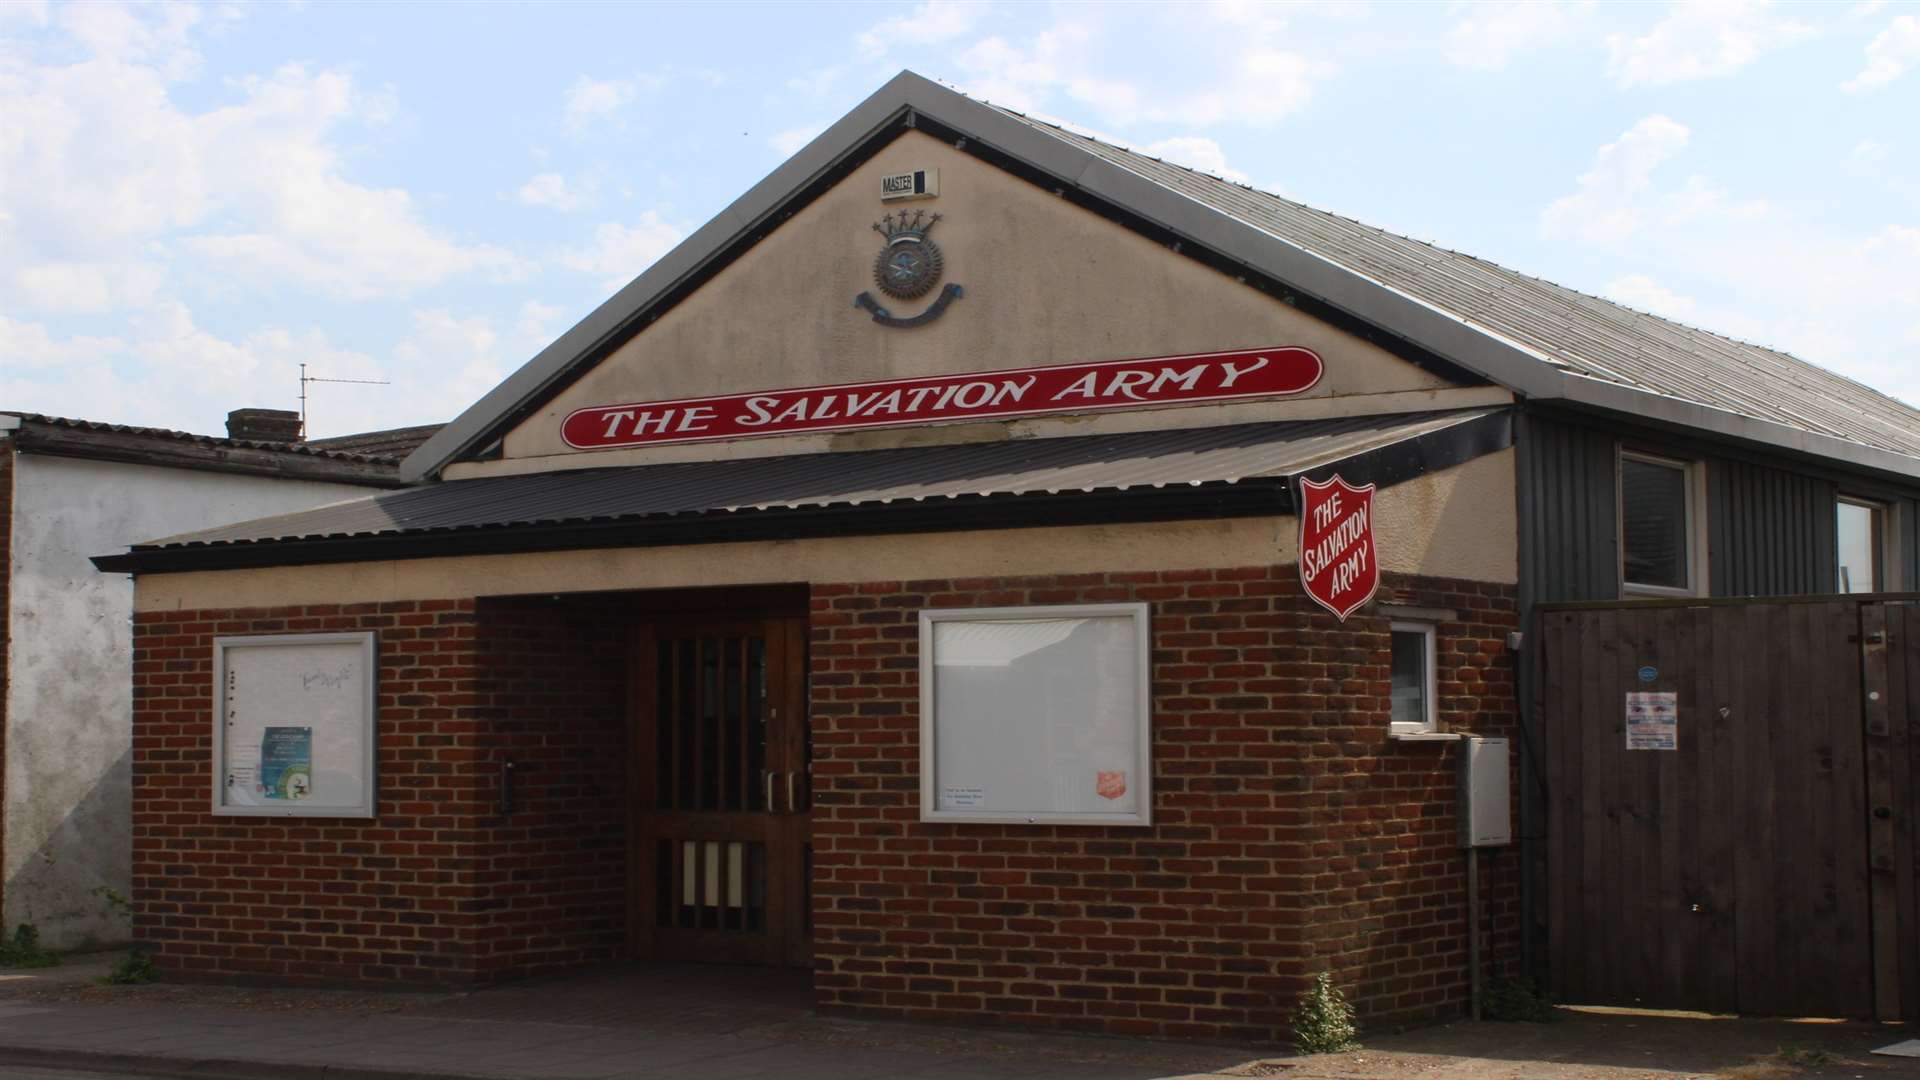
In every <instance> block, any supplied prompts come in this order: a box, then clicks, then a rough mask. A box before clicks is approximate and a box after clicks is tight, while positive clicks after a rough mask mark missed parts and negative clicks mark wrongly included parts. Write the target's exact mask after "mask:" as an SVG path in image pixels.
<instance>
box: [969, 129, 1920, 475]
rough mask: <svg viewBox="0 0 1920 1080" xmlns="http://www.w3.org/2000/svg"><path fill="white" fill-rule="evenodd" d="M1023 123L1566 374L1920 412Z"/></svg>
mask: <svg viewBox="0 0 1920 1080" xmlns="http://www.w3.org/2000/svg"><path fill="white" fill-rule="evenodd" d="M999 111H1000V112H1002V113H1005V114H1006V115H1008V116H1011V117H1013V118H1015V119H1017V120H1019V121H1021V122H1022V123H1025V124H1028V125H1030V126H1032V127H1034V128H1036V129H1038V130H1040V131H1044V132H1046V133H1048V134H1050V135H1052V136H1054V137H1056V138H1058V139H1061V140H1063V141H1065V142H1067V143H1069V144H1072V145H1076V146H1080V147H1082V148H1084V149H1085V150H1086V151H1088V152H1089V153H1092V154H1096V155H1098V156H1099V157H1101V158H1103V159H1105V160H1108V161H1112V162H1114V163H1115V164H1118V165H1120V166H1121V167H1123V168H1126V169H1129V170H1131V171H1133V172H1137V173H1139V174H1140V175H1142V176H1144V177H1146V178H1147V179H1149V180H1151V181H1153V182H1154V183H1156V184H1160V185H1163V186H1165V187H1167V188H1169V189H1171V190H1173V191H1177V192H1179V193H1180V194H1182V195H1185V196H1187V197H1189V198H1192V199H1194V200H1196V201H1198V202H1201V203H1203V204H1205V205H1207V206H1210V207H1212V208H1214V209H1216V210H1219V211H1220V212H1221V213H1224V214H1230V215H1232V216H1233V217H1234V218H1236V219H1238V220H1240V221H1244V222H1246V223H1248V224H1250V225H1254V226H1256V227H1258V228H1260V229H1263V230H1265V231H1267V232H1270V233H1272V234H1274V235H1276V236H1281V237H1285V238H1286V239H1288V240H1291V241H1293V242H1294V243H1297V244H1299V245H1301V246H1302V247H1304V248H1307V249H1308V250H1310V251H1313V252H1314V253H1316V254H1318V255H1320V256H1322V257H1324V258H1326V259H1329V260H1331V261H1333V262H1336V263H1338V264H1339V265H1341V266H1343V267H1346V268H1347V269H1349V270H1352V271H1353V272H1354V273H1356V274H1361V275H1364V276H1366V277H1369V278H1371V279H1373V280H1375V281H1378V282H1380V283H1382V284H1384V285H1387V286H1389V287H1391V288H1394V289H1398V290H1400V291H1402V292H1406V293H1410V294H1412V295H1414V296H1418V297H1420V298H1421V299H1422V300H1425V301H1426V302H1427V303H1429V304H1432V305H1434V306H1435V307H1439V308H1442V309H1444V310H1447V311H1450V312H1452V313H1454V314H1456V315H1458V316H1459V317H1460V318H1461V319H1462V320H1464V321H1466V322H1468V323H1471V324H1474V325H1477V326H1481V327H1484V328H1486V329H1487V330H1489V331H1491V332H1493V333H1497V334H1500V335H1502V336H1504V337H1508V338H1511V339H1513V340H1515V341H1519V342H1523V343H1524V344H1526V345H1527V346H1529V347H1530V348H1532V349H1534V350H1536V351H1538V352H1539V354H1540V356H1541V359H1542V360H1543V361H1545V362H1546V363H1549V364H1552V365H1554V366H1556V367H1559V368H1561V369H1562V370H1565V371H1568V372H1571V373H1573V374H1576V375H1580V376H1583V377H1585V378H1590V379H1598V380H1600V381H1603V382H1609V383H1613V384H1616V385H1619V386H1624V387H1631V388H1634V389H1639V390H1648V391H1652V392H1654V393H1657V394H1662V395H1665V396H1668V397H1673V398H1678V399H1680V400H1683V401H1692V402H1697V403H1699V404H1702V405H1708V406H1712V407H1714V408H1719V409H1725V410H1727V411H1729V412H1735V413H1739V414H1741V415H1743V416H1751V417H1755V418H1758V419H1763V420H1772V421H1774V422H1776V423H1780V424H1784V425H1787V426H1789V427H1798V428H1802V429H1804V430H1807V431H1811V432H1816V433H1819V434H1823V435H1831V436H1833V437H1835V438H1840V439H1846V440H1848V441H1849V442H1856V443H1860V444H1862V445H1864V446H1872V447H1877V448H1879V449H1882V450H1890V451H1893V452H1895V453H1899V454H1908V455H1913V456H1920V410H1916V409H1914V408H1913V407H1912V406H1910V405H1907V404H1906V403H1904V402H1902V401H1899V400H1897V399H1895V398H1892V397H1889V396H1887V395H1885V394H1882V393H1880V392H1879V391H1877V390H1874V389H1873V388H1871V387H1869V386H1865V385H1863V384H1861V383H1858V382H1855V381H1854V380H1852V379H1848V378H1846V377H1845V376H1842V375H1839V374H1836V373H1834V372H1832V371H1828V370H1827V369H1826V368H1823V367H1820V366H1818V365H1817V364H1811V363H1808V362H1807V361H1805V360H1801V359H1799V358H1798V357H1795V356H1792V355H1790V354H1788V353H1784V352H1780V351H1778V350H1775V349H1768V348H1765V347H1763V346H1760V345H1753V344H1749V343H1747V342H1744V341H1737V340H1735V339H1733V338H1729V337H1726V336H1724V335H1721V334H1715V333H1712V332H1710V331H1707V330H1701V329H1697V328H1695V327H1691V326H1687V325H1685V324H1683V323H1677V322H1674V321H1673V320H1671V319H1664V318H1661V317H1659V316H1657V315H1649V314H1647V313H1646V312H1643V311H1636V310H1634V309H1633V308H1629V307H1626V306H1625V305H1622V304H1617V303H1615V302H1613V301H1611V300H1605V299H1602V298H1600V297H1597V296H1590V295H1588V294H1586V293H1581V292H1576V291H1574V290H1573V289H1569V288H1566V287H1564V286H1561V285H1555V284H1554V283H1553V282H1551V281H1543V280H1541V279H1540V278H1536V277H1529V276H1528V275H1526V274H1522V273H1519V272H1518V271H1515V270H1509V269H1507V268H1506V267H1504V266H1500V265H1498V264H1496V263H1491V262H1488V261H1486V260H1485V259H1478V258H1475V257H1473V256H1471V255H1463V254H1461V253H1460V252H1457V251H1449V250H1448V249H1446V248H1442V247H1438V246H1435V245H1433V244H1429V243H1424V242H1422V241H1419V240H1414V239H1411V238H1409V237H1405V236H1399V235H1396V234H1394V233H1390V232H1388V231H1386V230H1385V229H1380V228H1376V227H1374V226H1372V225H1367V224H1365V223H1362V222H1359V221H1355V220H1353V219H1352V218H1345V217H1341V216H1339V215H1337V214H1331V213H1328V212H1326V211H1324V210H1316V209H1314V208H1313V207H1311V206H1307V205H1306V204H1304V203H1298V202H1294V201H1293V200H1291V199H1285V198H1282V197H1280V196H1278V195H1274V194H1272V193H1270V192H1265V191H1260V190H1258V189H1256V188H1251V187H1247V186H1246V185H1243V184H1235V183H1232V182H1230V181H1227V180H1222V179H1220V178H1219V177H1216V176H1209V175H1207V174H1206V173H1203V172H1199V171H1197V170H1194V169H1189V168H1186V167H1184V166H1180V165H1174V164H1171V163H1169V162H1166V161H1162V160H1160V159H1158V158H1155V157H1150V156H1148V155H1146V154H1142V153H1139V152H1137V151H1134V150H1129V149H1126V148H1124V147H1119V146H1114V145H1111V144H1109V143H1105V142H1102V141H1100V140H1099V139H1095V138H1093V137H1091V136H1087V135H1083V134H1079V133H1077V132H1072V131H1068V130H1066V129H1064V128H1061V127H1059V126H1057V125H1054V124H1048V123H1045V122H1043V121H1039V120H1035V119H1034V118H1032V117H1028V116H1023V115H1021V114H1019V113H1015V112H1011V111H1009V110H1005V109H1001V110H999Z"/></svg>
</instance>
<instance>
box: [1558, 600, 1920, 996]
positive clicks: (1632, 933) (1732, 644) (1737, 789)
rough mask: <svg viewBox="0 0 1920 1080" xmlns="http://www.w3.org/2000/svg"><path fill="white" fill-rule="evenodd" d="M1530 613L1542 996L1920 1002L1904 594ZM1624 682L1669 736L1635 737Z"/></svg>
mask: <svg viewBox="0 0 1920 1080" xmlns="http://www.w3.org/2000/svg"><path fill="white" fill-rule="evenodd" d="M1538 626H1539V648H1540V650H1541V656H1540V659H1541V663H1542V678H1541V682H1540V687H1541V690H1540V698H1541V700H1540V710H1539V715H1540V716H1541V718H1542V732H1541V734H1542V740H1541V746H1540V753H1541V754H1542V757H1543V760H1542V761H1541V766H1542V769H1543V772H1544V774H1545V776H1546V782H1547V802H1548V806H1549V814H1548V821H1547V829H1548V845H1547V850H1548V880H1549V892H1548V916H1549V933H1550V950H1551V952H1550V970H1551V982H1552V985H1553V989H1554V991H1555V992H1556V994H1557V995H1558V996H1559V997H1560V999H1561V1000H1564V1001H1568V1002H1576V1003H1593V1004H1620V1005H1626V1004H1635V1005H1642V1006H1646V1007H1651V1008H1685V1009H1699V1010H1706V1011H1712V1012H1738V1013H1747V1014H1763V1015H1793V1016H1850V1017H1878V1018H1882V1019H1895V1018H1900V1017H1903V1016H1904V1017H1905V1018H1907V1019H1909V1020H1914V1019H1920V941H1917V940H1916V934H1917V933H1920V906H1917V905H1916V891H1915V880H1914V867H1915V863H1916V850H1915V842H1916V839H1920V836H1917V835H1916V832H1915V830H1914V828H1913V822H1914V821H1915V815H1916V812H1917V811H1920V806H1916V804H1915V790H1914V784H1913V783H1912V782H1911V780H1910V778H1911V776H1912V774H1913V772H1914V769H1915V765H1914V762H1913V760H1912V757H1913V752H1914V750H1915V748H1916V747H1920V742H1916V741H1915V739H1914V738H1913V731H1914V728H1915V727H1916V725H1920V715H1917V714H1920V605H1917V604H1916V601H1915V600H1914V599H1912V598H1908V597H1899V598H1895V597H1864V598H1863V597H1810V598H1805V599H1800V598H1788V599H1778V600H1727V601H1720V600H1714V601H1672V602H1665V601H1660V602H1646V603H1631V604H1617V605H1592V604H1568V605H1546V606H1543V607H1542V608H1541V610H1540V617H1539V622H1538ZM1632 694H1656V695H1658V694H1672V695H1674V699H1673V701H1674V704H1675V705H1676V706H1677V724H1676V725H1675V728H1676V736H1675V738H1674V740H1673V748H1672V749H1629V738H1628V728H1629V724H1628V716H1627V714H1628V710H1629V706H1630V704H1637V705H1639V706H1640V707H1642V708H1643V709H1651V710H1652V712H1651V713H1650V714H1649V715H1650V716H1657V715H1658V713H1659V708H1660V706H1661V704H1662V699H1659V698H1652V699H1649V698H1638V699H1634V700H1633V701H1632V702H1631V703H1630V700H1629V695H1632ZM1640 730H1641V733H1642V734H1641V740H1640V741H1642V742H1643V743H1650V744H1653V745H1659V744H1661V743H1662V742H1663V740H1662V738H1661V736H1660V734H1659V732H1660V731H1661V730H1662V729H1661V727H1660V725H1658V724H1657V723H1655V724H1652V725H1648V726H1644V727H1642V728H1641V729H1640Z"/></svg>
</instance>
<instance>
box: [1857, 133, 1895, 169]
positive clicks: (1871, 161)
mask: <svg viewBox="0 0 1920 1080" xmlns="http://www.w3.org/2000/svg"><path fill="white" fill-rule="evenodd" d="M1889 149H1891V147H1889V146H1888V145H1887V144H1886V143H1883V142H1880V141H1879V140H1877V139H1861V140H1860V141H1859V142H1857V143H1855V144H1853V150H1852V151H1850V152H1849V153H1848V154H1847V156H1848V157H1850V158H1852V159H1853V160H1854V161H1855V162H1858V163H1859V164H1862V165H1877V164H1879V163H1880V162H1882V161H1885V160H1886V158H1887V151H1888V150H1889Z"/></svg>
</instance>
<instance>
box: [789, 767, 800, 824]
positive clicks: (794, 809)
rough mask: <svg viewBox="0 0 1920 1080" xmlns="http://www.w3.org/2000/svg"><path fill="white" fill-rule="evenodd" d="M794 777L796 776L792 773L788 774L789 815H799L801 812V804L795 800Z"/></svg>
mask: <svg viewBox="0 0 1920 1080" xmlns="http://www.w3.org/2000/svg"><path fill="white" fill-rule="evenodd" d="M793 777H794V774H793V773H792V772H789V773H787V813H789V814H797V813H799V812H800V804H798V803H796V802H794V799H793Z"/></svg>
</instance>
